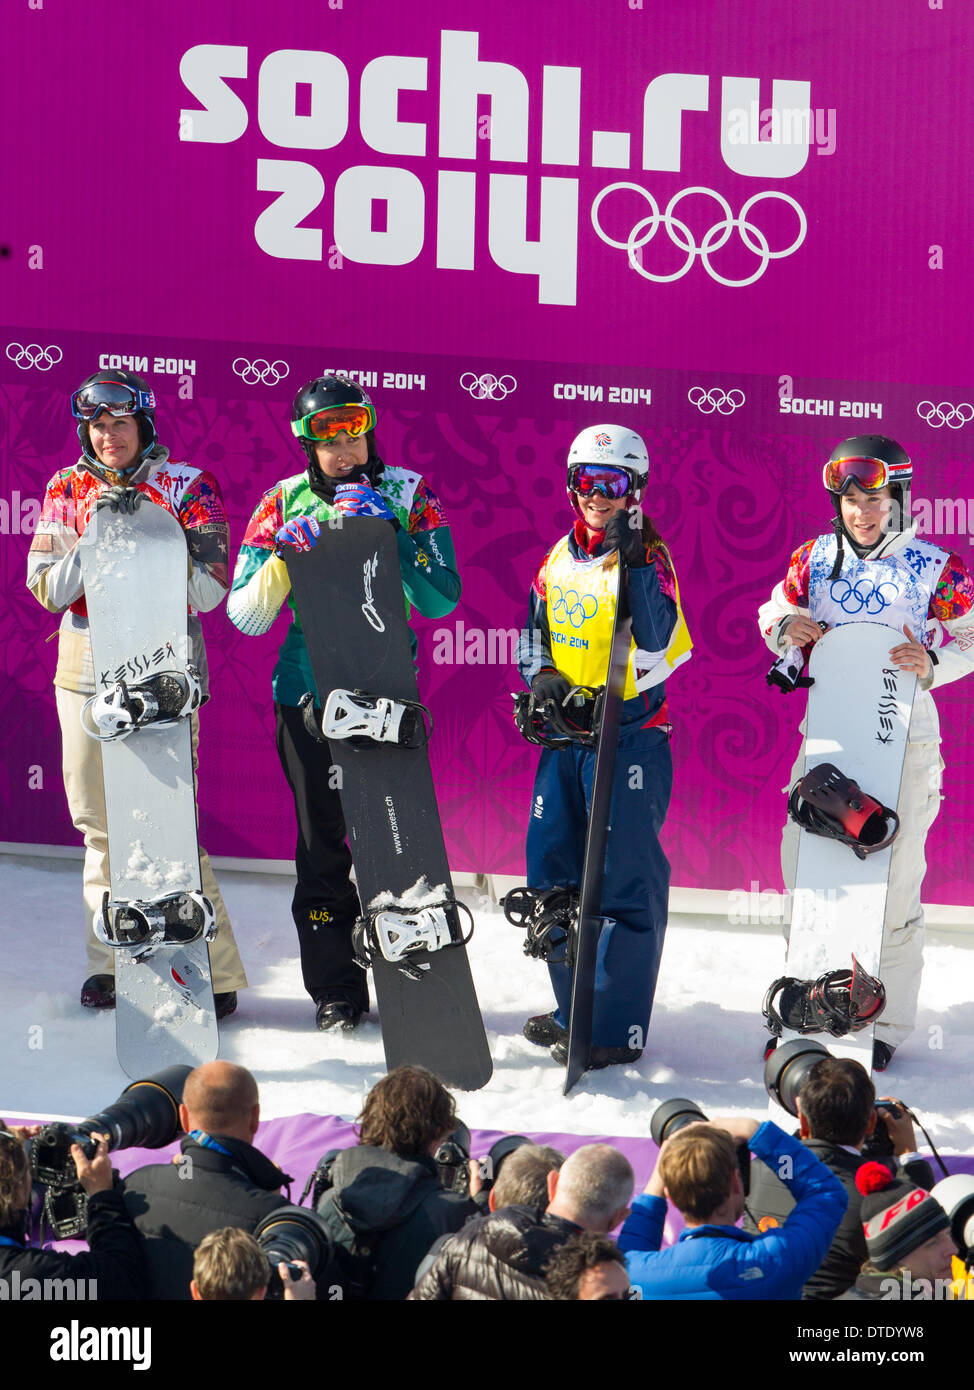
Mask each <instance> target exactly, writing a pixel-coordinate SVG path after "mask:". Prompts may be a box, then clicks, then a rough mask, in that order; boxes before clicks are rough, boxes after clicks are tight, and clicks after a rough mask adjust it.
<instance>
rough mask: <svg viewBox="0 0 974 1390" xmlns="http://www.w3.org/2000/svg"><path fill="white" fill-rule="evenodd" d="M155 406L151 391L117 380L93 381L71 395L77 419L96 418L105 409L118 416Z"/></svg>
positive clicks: (73, 413)
mask: <svg viewBox="0 0 974 1390" xmlns="http://www.w3.org/2000/svg"><path fill="white" fill-rule="evenodd" d="M155 408H156V398H155V396H154V395H153V393H152V392H151V391H136V390H134V389H133V388H132V387H131V386H123V385H122V384H121V383H120V382H117V381H93V382H92V383H91V385H90V386H82V388H81V390H80V391H75V393H74V395H73V396H72V397H71V414H72V415H73V416H74V418H75V419H76V420H94V419H95V418H96V416H98V415H100V414H101V412H102V411H103V410H107V411H108V414H109V415H116V416H118V415H134V414H135V412H136V411H137V410H155Z"/></svg>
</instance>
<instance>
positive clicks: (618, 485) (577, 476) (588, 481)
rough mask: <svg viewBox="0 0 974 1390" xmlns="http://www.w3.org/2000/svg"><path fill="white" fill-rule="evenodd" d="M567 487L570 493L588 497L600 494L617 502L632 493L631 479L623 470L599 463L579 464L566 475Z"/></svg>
mask: <svg viewBox="0 0 974 1390" xmlns="http://www.w3.org/2000/svg"><path fill="white" fill-rule="evenodd" d="M568 486H569V488H570V490H571V491H572V492H577V493H578V494H579V495H580V496H582V497H589V496H591V495H592V494H593V493H596V492H600V493H601V494H602V496H603V497H611V498H613V499H614V500H616V501H618V500H619V499H620V498H622V497H628V495H629V493H630V492H631V491H632V479H631V478H630V476H629V474H628V473H627V472H626V471H625V469H623V468H607V467H606V466H605V465H604V464H600V463H579V464H576V465H575V467H574V468H573V469H572V471H571V472H570V473H569V475H568Z"/></svg>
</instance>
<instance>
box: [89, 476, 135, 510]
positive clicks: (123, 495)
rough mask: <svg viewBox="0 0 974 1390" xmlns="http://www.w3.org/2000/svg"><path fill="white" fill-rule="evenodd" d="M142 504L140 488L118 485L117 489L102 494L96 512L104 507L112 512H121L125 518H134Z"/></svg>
mask: <svg viewBox="0 0 974 1390" xmlns="http://www.w3.org/2000/svg"><path fill="white" fill-rule="evenodd" d="M141 502H142V494H141V492H139V490H138V488H135V487H122V486H121V485H120V484H116V486H115V487H110V488H108V489H107V491H105V492H103V493H102V495H101V496H100V497H99V499H98V501H97V502H96V503H95V511H96V512H97V511H99V510H100V509H101V508H102V507H108V509H109V510H110V511H113V512H121V513H122V515H123V516H132V514H133V513H134V512H136V511H138V509H139V506H140V504H141Z"/></svg>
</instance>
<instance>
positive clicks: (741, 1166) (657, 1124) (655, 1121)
mask: <svg viewBox="0 0 974 1390" xmlns="http://www.w3.org/2000/svg"><path fill="white" fill-rule="evenodd" d="M707 1119H708V1117H707V1116H706V1115H705V1114H704V1113H703V1111H702V1110H701V1109H700V1106H699V1105H697V1104H696V1102H695V1101H692V1100H686V1099H685V1098H684V1097H682V1096H680V1097H677V1098H675V1099H673V1100H664V1101H663V1103H662V1105H658V1106H657V1107H656V1109H655V1110H654V1111H653V1113H652V1115H651V1116H650V1121H649V1133H650V1136H651V1138H652V1140H653V1143H654V1144H656V1145H658V1146H660V1147H661V1146H662V1145H663V1143H664V1142H665V1141H666V1140H667V1139H669V1138H670V1136H671V1135H673V1134H678V1133H679V1131H680V1130H681V1129H685V1128H686V1126H687V1125H696V1124H700V1123H701V1122H704V1123H706V1122H707ZM735 1147H736V1149H737V1168H738V1172H739V1173H740V1175H741V1186H742V1187H743V1188H744V1196H745V1197H746V1196H747V1195H748V1193H749V1192H750V1190H751V1150H750V1149H749V1148H748V1145H747V1141H746V1140H743V1141H742V1142H741V1143H739V1144H737V1145H736V1146H735Z"/></svg>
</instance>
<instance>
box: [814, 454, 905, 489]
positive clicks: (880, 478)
mask: <svg viewBox="0 0 974 1390" xmlns="http://www.w3.org/2000/svg"><path fill="white" fill-rule="evenodd" d="M822 481H823V482H824V484H825V486H826V488H827V489H828V491H829V492H837V493H839V495H840V496H841V494H842V493H843V492H845V491H846V489H847V488H848V487H849V485H850V483H855V485H856V487H860V488H862V490H863V492H876V491H878V490H879V488H881V487H885V486H886V484H887V483H888V482H889V481H890V477H889V470H888V469H887V467H886V464H885V463H884V462H883V460H882V459H867V458H847V459H836V460H834V461H830V462H829V463H827V464H826V465H825V467H824V469H823V470H822Z"/></svg>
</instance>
